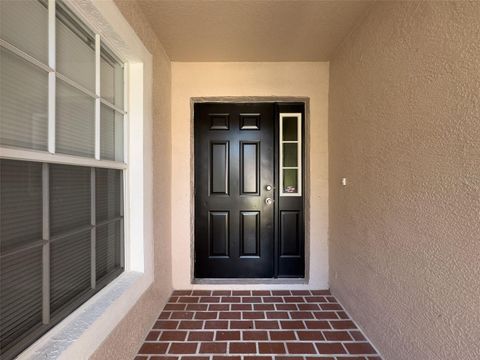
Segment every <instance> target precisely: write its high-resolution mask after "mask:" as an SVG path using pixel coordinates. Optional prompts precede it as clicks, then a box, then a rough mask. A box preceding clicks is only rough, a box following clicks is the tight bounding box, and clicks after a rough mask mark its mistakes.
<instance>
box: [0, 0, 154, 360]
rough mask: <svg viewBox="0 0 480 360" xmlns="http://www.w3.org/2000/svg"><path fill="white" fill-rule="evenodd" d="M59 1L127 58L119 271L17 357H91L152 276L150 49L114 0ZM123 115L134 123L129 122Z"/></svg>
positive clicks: (14, 152)
mask: <svg viewBox="0 0 480 360" xmlns="http://www.w3.org/2000/svg"><path fill="white" fill-rule="evenodd" d="M50 1H51V0H50ZM64 2H65V3H66V4H67V5H68V6H69V8H70V9H71V10H72V11H74V12H75V14H76V15H77V16H78V17H79V18H80V19H82V20H83V21H84V22H85V23H86V24H87V25H88V26H89V27H91V29H92V30H94V31H95V32H97V33H99V34H100V35H101V37H102V40H104V42H105V43H106V44H107V46H108V47H109V48H110V49H112V50H113V51H114V52H115V53H116V54H118V55H119V56H121V57H122V60H123V61H125V62H126V63H127V66H126V68H128V69H126V70H125V74H126V76H125V82H126V87H125V89H126V90H125V91H126V92H128V93H126V96H125V102H126V111H127V112H128V121H124V124H125V129H124V130H125V134H129V135H128V136H127V137H126V140H125V144H124V152H125V157H124V161H125V162H127V161H128V162H129V167H128V170H127V171H126V172H125V175H124V189H125V190H124V196H125V202H124V208H125V214H124V216H125V220H124V221H125V272H124V273H122V274H121V275H120V276H119V277H118V278H116V279H115V280H113V281H112V282H111V283H110V284H108V285H107V286H106V287H105V288H104V289H102V290H101V291H99V292H98V293H97V294H96V295H95V296H93V297H92V298H91V299H89V300H88V301H87V302H86V303H84V304H83V305H82V306H80V307H79V308H78V309H76V310H75V311H74V312H73V313H72V314H70V315H69V316H68V317H67V318H66V319H64V320H63V321H62V322H60V323H59V324H58V325H57V326H55V327H53V328H52V329H51V330H50V331H49V332H47V333H46V334H45V335H43V336H42V337H41V338H40V339H39V340H37V341H36V342H35V343H34V344H33V345H31V346H30V347H29V348H27V349H26V350H25V351H24V352H23V353H22V354H20V355H19V357H18V359H39V358H42V359H86V358H88V357H90V356H91V355H92V354H93V353H94V352H95V350H96V349H97V348H98V346H99V345H100V344H101V343H102V342H103V341H104V340H105V339H106V338H107V337H108V335H109V334H110V333H111V332H112V331H113V329H114V328H115V326H117V324H118V323H119V322H120V321H121V320H122V318H123V316H124V315H126V314H127V313H128V311H129V310H130V309H131V308H132V307H133V306H134V305H135V303H136V302H137V301H138V299H139V298H140V297H141V295H142V294H143V293H144V292H145V291H146V290H147V289H148V287H149V286H150V285H151V284H152V282H153V218H152V216H153V203H152V193H153V191H152V189H153V185H152V174H153V170H152V169H153V162H152V138H151V136H152V135H151V134H152V114H151V109H152V98H151V90H152V75H153V72H152V56H151V54H150V53H149V52H148V50H147V49H146V48H145V46H144V45H143V43H142V42H141V40H140V39H139V38H138V36H137V35H136V34H135V32H134V30H133V29H132V28H131V27H130V25H129V24H128V22H127V21H126V20H125V18H124V17H123V16H122V14H121V13H120V11H119V10H118V8H117V7H116V5H115V3H114V2H113V0H101V1H98V0H64ZM49 65H50V66H51V65H53V66H54V64H49ZM125 116H127V115H125ZM130 122H131V123H132V124H134V126H130V125H129V123H130ZM49 150H51V148H49ZM1 151H2V157H12V158H17V159H22V156H23V157H26V156H27V152H28V159H30V160H31V159H32V154H34V155H33V156H36V157H37V158H36V160H38V161H46V162H50V163H52V162H57V163H62V162H64V163H69V164H71V163H72V157H71V156H67V155H60V154H55V155H52V154H49V153H48V152H47V153H45V152H38V153H35V152H32V151H23V150H19V149H6V148H2V149H1ZM22 151H23V154H22ZM7 152H8V153H7ZM73 158H75V160H76V161H75V163H77V164H78V165H85V166H93V167H102V165H103V166H107V167H115V166H119V167H120V168H124V167H125V164H119V163H115V162H110V161H108V164H107V162H105V161H104V160H95V159H82V158H79V157H73ZM114 164H116V165H114Z"/></svg>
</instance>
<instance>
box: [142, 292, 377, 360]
mask: <svg viewBox="0 0 480 360" xmlns="http://www.w3.org/2000/svg"><path fill="white" fill-rule="evenodd" d="M310 358H316V359H331V360H344V359H345V360H347V359H348V360H379V359H381V357H380V355H378V354H377V353H376V351H375V349H374V348H373V347H372V346H371V345H370V343H369V342H368V340H367V339H366V338H365V336H364V335H363V334H362V332H361V331H360V330H359V329H358V328H357V327H356V326H355V324H354V322H353V321H352V320H351V319H350V318H349V316H348V315H347V313H346V312H345V311H344V310H343V308H342V306H341V305H340V304H339V303H338V302H337V300H336V299H335V298H334V297H333V296H332V295H331V294H330V292H329V291H328V290H316V291H315V290H312V291H308V290H306V291H305V290H301V291H300V290H298V291H295V290H291V291H290V290H272V291H255V290H252V291H249V290H248V291H245V290H242V291H230V290H226V291H225V290H213V291H210V290H185V291H184V290H177V291H174V292H173V294H172V296H171V298H170V299H169V302H168V304H167V305H166V306H165V308H164V309H163V311H162V313H161V314H160V316H159V317H158V320H157V321H156V323H155V325H154V326H153V329H152V330H151V331H150V332H149V333H148V335H147V337H146V338H145V342H144V343H143V344H142V346H141V347H140V349H139V351H138V355H137V356H136V358H135V360H162V359H163V360H195V359H196V360H297V359H299V360H310ZM312 360H313V359H312Z"/></svg>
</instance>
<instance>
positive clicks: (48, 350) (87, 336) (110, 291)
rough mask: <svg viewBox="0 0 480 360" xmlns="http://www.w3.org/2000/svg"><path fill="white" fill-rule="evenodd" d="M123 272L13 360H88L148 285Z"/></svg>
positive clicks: (148, 281)
mask: <svg viewBox="0 0 480 360" xmlns="http://www.w3.org/2000/svg"><path fill="white" fill-rule="evenodd" d="M152 280H153V279H152V278H151V277H149V276H148V275H146V274H144V273H140V272H135V271H127V272H124V273H123V274H121V275H120V276H119V277H118V278H117V279H115V280H114V281H112V282H111V283H110V284H109V285H107V286H106V287H105V288H104V289H102V290H101V291H99V292H98V294H96V295H95V296H94V297H92V298H91V299H89V300H88V301H87V302H85V303H84V304H83V305H82V306H80V307H79V308H78V309H77V310H75V311H74V312H73V313H72V314H71V315H70V316H68V317H67V318H66V319H65V320H63V321H62V322H61V323H59V324H58V325H57V326H55V327H54V328H53V329H51V330H50V331H49V332H47V333H46V334H45V335H43V336H42V337H41V338H40V339H39V340H37V341H36V342H35V343H34V344H33V345H32V346H30V347H29V348H27V349H26V350H25V351H24V352H23V353H22V354H20V355H19V356H18V358H17V359H19V360H25V359H49V360H50V359H88V358H89V357H90V356H91V355H92V354H93V352H94V351H95V350H96V348H97V347H98V346H99V345H100V344H101V343H102V342H103V340H105V339H106V338H107V337H108V335H109V334H110V333H111V332H112V330H113V329H114V328H115V326H116V325H117V324H118V323H119V322H120V321H121V320H122V316H119V314H123V315H126V314H127V313H128V311H129V310H130V309H131V308H132V307H133V306H134V305H135V303H136V302H137V300H138V299H139V298H140V296H141V295H142V294H143V293H144V292H145V291H146V290H147V288H148V287H149V286H150V284H151V283H152Z"/></svg>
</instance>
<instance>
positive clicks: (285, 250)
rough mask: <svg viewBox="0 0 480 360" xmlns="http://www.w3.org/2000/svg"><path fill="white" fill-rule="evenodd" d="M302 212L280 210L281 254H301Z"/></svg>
mask: <svg viewBox="0 0 480 360" xmlns="http://www.w3.org/2000/svg"><path fill="white" fill-rule="evenodd" d="M299 245H300V212H299V211H280V256H299V255H300V246H299Z"/></svg>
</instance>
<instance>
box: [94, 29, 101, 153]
mask: <svg viewBox="0 0 480 360" xmlns="http://www.w3.org/2000/svg"><path fill="white" fill-rule="evenodd" d="M100 47H101V44H100V35H99V34H95V95H96V99H95V159H97V160H100V106H101V100H100Z"/></svg>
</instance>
